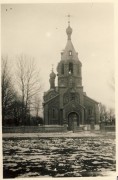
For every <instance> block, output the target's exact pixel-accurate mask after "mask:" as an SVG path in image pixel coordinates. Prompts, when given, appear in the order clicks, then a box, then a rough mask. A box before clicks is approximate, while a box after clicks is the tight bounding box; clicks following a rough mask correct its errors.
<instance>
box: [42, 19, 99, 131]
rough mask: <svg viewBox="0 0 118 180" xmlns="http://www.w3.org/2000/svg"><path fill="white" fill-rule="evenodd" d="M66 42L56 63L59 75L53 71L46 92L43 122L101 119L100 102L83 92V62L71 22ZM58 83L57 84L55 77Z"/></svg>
mask: <svg viewBox="0 0 118 180" xmlns="http://www.w3.org/2000/svg"><path fill="white" fill-rule="evenodd" d="M66 33H67V44H66V47H65V49H64V51H63V52H62V53H61V60H60V62H59V63H58V65H57V75H56V74H55V73H54V72H53V69H52V72H51V74H50V79H49V82H50V89H49V90H48V91H47V92H45V93H44V103H43V105H44V124H45V125H65V124H66V125H67V127H68V130H72V129H73V126H74V127H81V126H86V125H89V124H91V123H93V124H98V123H99V108H98V102H96V101H95V100H93V99H91V98H90V97H88V96H87V95H86V93H85V92H83V86H82V72H81V70H82V63H81V62H80V60H79V58H78V53H77V52H76V51H75V48H74V46H73V44H72V41H71V34H72V28H71V27H70V22H69V24H68V27H67V29H66ZM56 76H57V78H58V85H57V87H55V78H56Z"/></svg>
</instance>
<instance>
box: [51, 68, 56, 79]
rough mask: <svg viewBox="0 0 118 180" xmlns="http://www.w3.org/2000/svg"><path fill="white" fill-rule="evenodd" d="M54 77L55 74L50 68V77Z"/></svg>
mask: <svg viewBox="0 0 118 180" xmlns="http://www.w3.org/2000/svg"><path fill="white" fill-rule="evenodd" d="M55 77H56V74H55V73H54V72H53V70H52V72H51V73H50V78H55Z"/></svg>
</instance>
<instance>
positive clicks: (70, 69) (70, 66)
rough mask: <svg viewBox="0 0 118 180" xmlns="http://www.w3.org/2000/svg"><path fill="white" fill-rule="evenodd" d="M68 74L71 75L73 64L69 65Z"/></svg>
mask: <svg viewBox="0 0 118 180" xmlns="http://www.w3.org/2000/svg"><path fill="white" fill-rule="evenodd" d="M69 73H70V74H73V63H69Z"/></svg>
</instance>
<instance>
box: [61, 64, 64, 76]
mask: <svg viewBox="0 0 118 180" xmlns="http://www.w3.org/2000/svg"><path fill="white" fill-rule="evenodd" d="M61 74H64V64H62V66H61Z"/></svg>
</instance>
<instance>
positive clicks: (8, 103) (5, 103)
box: [1, 56, 14, 125]
mask: <svg viewBox="0 0 118 180" xmlns="http://www.w3.org/2000/svg"><path fill="white" fill-rule="evenodd" d="M9 70H10V67H9V66H8V58H7V56H6V57H3V56H2V73H1V87H2V120H3V125H5V118H9V117H13V111H12V105H13V101H14V87H13V84H12V79H11V75H10V71H9Z"/></svg>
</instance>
